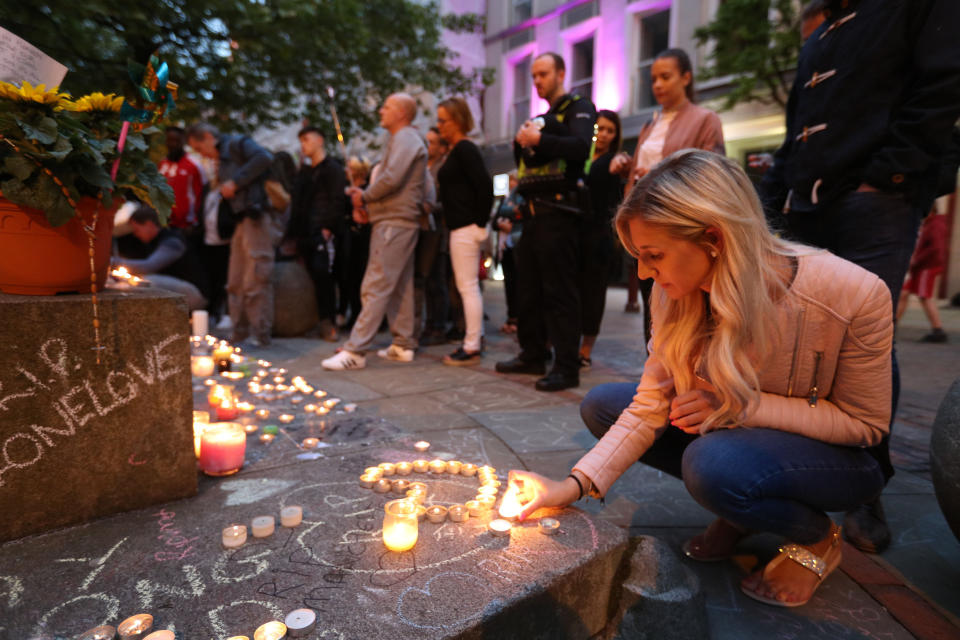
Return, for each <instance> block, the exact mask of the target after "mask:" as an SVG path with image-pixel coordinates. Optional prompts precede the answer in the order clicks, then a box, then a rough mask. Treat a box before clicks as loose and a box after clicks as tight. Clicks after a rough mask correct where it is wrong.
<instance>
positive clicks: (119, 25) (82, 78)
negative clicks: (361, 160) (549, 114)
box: [0, 0, 491, 135]
mask: <svg viewBox="0 0 960 640" xmlns="http://www.w3.org/2000/svg"><path fill="white" fill-rule="evenodd" d="M8 4H9V3H8ZM0 25H2V26H3V27H5V28H7V29H9V30H11V31H13V32H14V33H16V34H17V35H19V36H20V37H22V38H24V39H26V40H28V41H29V42H31V43H32V44H34V45H35V46H37V47H39V48H40V49H41V50H43V51H44V52H45V53H47V54H48V55H50V56H52V57H54V58H56V59H57V60H59V61H61V62H63V63H64V64H65V65H67V67H68V68H69V69H70V72H69V73H68V74H67V77H66V79H65V81H64V86H63V89H64V90H67V91H70V92H72V93H74V94H80V93H88V92H90V91H92V90H95V89H99V88H100V87H102V86H104V85H106V86H115V87H121V86H126V85H125V84H124V83H125V82H126V66H127V60H128V59H132V60H136V61H141V60H146V59H147V58H148V56H149V55H150V54H151V53H152V52H153V51H155V50H156V51H158V53H159V57H160V59H161V60H163V61H165V62H167V63H168V64H169V66H170V78H171V80H172V81H173V82H176V83H178V84H179V87H180V90H179V97H178V100H177V110H176V111H174V112H172V114H171V117H172V118H174V119H177V120H185V121H192V120H194V119H197V118H199V117H200V116H204V117H208V118H209V119H212V120H214V121H219V122H218V124H220V125H221V128H223V129H226V130H229V129H243V130H249V129H252V128H254V127H256V126H257V125H260V124H269V123H274V122H279V121H283V122H290V121H295V120H299V119H300V118H302V117H307V118H309V119H310V120H311V121H312V122H315V123H317V124H319V125H320V126H322V127H327V128H328V129H329V130H332V121H331V116H330V100H329V98H328V96H327V91H326V89H327V87H328V86H330V87H333V88H334V90H335V98H334V103H335V106H336V108H337V112H338V115H339V116H340V120H341V124H342V125H343V129H344V133H345V134H346V135H350V134H352V133H356V132H358V131H361V130H368V129H370V128H372V127H373V126H375V125H376V123H377V116H376V110H377V107H378V105H379V103H380V102H381V101H382V100H383V99H384V98H385V97H386V96H387V95H389V94H390V93H391V92H393V91H397V90H399V89H401V88H403V87H404V86H407V85H412V86H418V87H422V88H423V89H425V90H428V91H443V92H460V93H464V92H475V91H477V90H479V89H482V87H483V86H484V82H485V81H486V83H487V84H489V80H490V74H491V70H488V69H481V70H478V71H476V72H473V73H470V74H467V73H465V72H463V71H461V70H460V69H459V68H457V67H456V61H455V59H454V56H453V54H452V53H451V52H450V51H448V50H447V49H446V48H445V47H444V46H443V45H442V43H441V40H440V38H441V34H442V29H443V27H444V26H447V27H448V28H453V29H455V30H459V31H477V30H482V29H483V19H482V17H480V16H477V15H475V14H467V15H462V16H445V17H443V19H441V16H440V14H439V9H438V6H437V2H436V0H431V1H428V2H422V1H419V0H376V2H369V1H367V0H157V1H156V2H152V3H148V4H145V5H137V4H136V3H133V2H130V0H83V2H77V1H76V0H31V1H30V2H14V3H12V6H9V7H6V8H5V9H4V12H3V15H2V16H0ZM210 114H215V115H213V116H211V115H210Z"/></svg>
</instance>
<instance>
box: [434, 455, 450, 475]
mask: <svg viewBox="0 0 960 640" xmlns="http://www.w3.org/2000/svg"><path fill="white" fill-rule="evenodd" d="M446 470H447V463H446V462H444V461H443V460H441V459H440V458H437V459H435V460H431V461H430V472H431V473H443V472H444V471H446Z"/></svg>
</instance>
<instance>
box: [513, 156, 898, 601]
mask: <svg viewBox="0 0 960 640" xmlns="http://www.w3.org/2000/svg"><path fill="white" fill-rule="evenodd" d="M615 223H616V228H617V233H618V234H619V235H620V239H621V241H622V242H623V244H624V246H625V247H626V248H627V250H628V251H629V252H630V253H631V254H632V255H634V256H636V257H637V259H638V261H639V276H640V277H641V278H653V279H654V281H655V283H656V286H655V287H654V289H653V296H652V300H653V339H652V340H651V345H650V356H649V358H648V359H647V361H646V365H645V367H644V371H643V375H642V377H641V379H640V384H639V386H636V387H635V386H634V385H632V384H606V385H601V386H599V387H597V388H595V389H593V390H592V391H591V392H590V393H589V394H587V396H586V398H585V399H584V401H583V403H582V404H581V405H580V414H581V416H582V417H583V420H584V422H585V423H586V424H587V426H588V427H589V429H590V431H592V432H593V434H594V435H596V436H597V437H598V438H599V439H600V441H599V442H598V443H597V444H596V445H595V446H594V447H593V449H591V450H590V451H589V452H588V453H587V454H586V455H585V456H584V457H583V458H581V459H580V461H579V462H577V464H576V465H574V467H573V471H572V473H571V474H570V476H568V477H567V478H566V479H564V480H561V481H555V480H550V479H548V478H545V477H543V476H540V475H537V474H534V473H529V472H524V471H511V472H510V484H511V485H512V486H516V487H517V488H518V489H519V490H520V492H521V495H523V496H524V498H523V499H524V500H528V502H527V503H526V505H525V507H524V509H523V512H522V513H521V517H523V518H525V517H526V516H528V515H529V514H531V513H533V512H534V511H536V509H538V508H539V507H542V506H562V505H567V504H570V503H571V502H574V501H575V500H577V499H579V498H580V497H582V496H586V495H592V496H594V497H600V496H603V495H604V494H606V493H607V491H608V490H609V489H610V486H611V485H612V484H613V483H614V481H616V479H617V478H618V477H619V476H620V475H621V474H622V473H623V472H624V471H626V469H627V468H628V467H629V466H630V465H632V464H633V463H634V462H635V461H637V460H639V461H640V462H643V463H645V464H648V465H651V466H653V467H656V468H658V469H660V470H662V471H666V472H667V473H670V474H672V475H675V476H678V477H680V478H682V479H683V482H684V484H685V485H686V487H687V490H688V491H689V492H690V494H691V496H693V498H694V499H695V500H697V502H699V503H700V504H701V505H703V506H704V507H705V508H707V509H709V510H710V511H712V512H713V513H715V514H716V515H717V516H718V519H717V520H716V521H714V522H713V523H712V524H711V525H710V526H709V527H708V528H707V530H706V531H705V532H703V533H702V534H700V535H698V536H696V537H694V538H692V539H691V540H689V541H687V543H686V544H684V552H685V553H686V554H687V555H688V556H689V557H691V558H693V559H695V560H701V561H714V560H721V559H724V558H727V557H729V556H730V555H731V554H732V552H733V550H734V547H735V546H736V544H737V543H738V542H739V541H740V539H741V538H743V537H744V536H746V535H747V534H749V533H754V532H772V533H775V534H778V535H780V536H783V538H784V539H785V541H786V543H785V545H784V547H783V550H782V552H781V554H780V555H778V556H777V557H775V558H774V559H773V560H772V561H771V562H770V563H768V564H767V565H766V567H765V568H764V569H763V570H762V571H758V572H756V573H754V574H752V575H750V576H748V577H746V578H744V579H743V581H742V582H741V588H742V590H743V592H744V593H745V594H747V595H748V596H750V597H751V598H754V599H757V600H760V601H762V602H766V603H769V604H773V605H779V606H788V607H789V606H799V605H802V604H805V603H806V602H807V601H808V600H809V599H810V598H811V596H812V595H813V593H814V591H815V590H816V589H817V587H818V586H819V585H820V583H821V582H822V581H823V579H824V578H826V576H827V575H829V573H830V572H831V571H833V570H834V569H835V568H836V567H837V565H838V564H839V563H840V555H841V552H840V530H839V527H837V526H836V525H835V524H833V522H832V521H831V520H830V518H829V517H828V516H827V514H826V512H827V511H845V510H847V509H849V508H852V507H854V506H856V505H858V504H862V503H863V502H865V501H867V500H870V499H872V498H873V497H875V496H876V495H878V494H879V493H880V491H881V489H882V488H883V484H884V477H883V473H882V472H881V470H880V465H879V464H878V462H877V461H876V460H875V459H874V457H873V455H872V453H871V450H870V449H869V447H871V446H873V445H877V444H878V443H879V442H880V441H881V440H882V439H883V438H884V437H885V436H886V434H887V430H888V424H889V421H890V406H891V405H890V393H891V389H890V384H891V383H890V380H891V378H890V349H891V345H892V337H893V335H892V334H893V327H892V320H891V318H892V314H891V312H890V305H891V303H890V294H889V292H888V290H887V287H886V286H885V285H884V283H883V282H882V281H881V280H880V279H879V278H877V277H876V276H875V275H873V274H872V273H870V272H868V271H866V270H864V269H862V268H860V267H858V266H856V265H854V264H853V263H850V262H847V261H845V260H842V259H840V258H837V257H835V256H833V255H831V254H829V253H827V252H825V251H818V250H815V249H812V248H810V247H806V246H803V245H798V244H793V243H789V242H785V241H783V240H780V239H778V238H775V237H774V236H772V235H771V234H770V233H769V232H768V231H767V227H766V223H765V222H764V218H763V214H762V212H761V208H760V203H759V202H758V200H757V197H756V195H755V193H754V189H753V187H752V186H751V184H750V182H749V180H748V179H747V177H746V175H745V174H744V173H743V171H742V170H741V169H740V167H739V166H737V165H736V164H735V163H734V162H732V161H730V160H728V159H726V158H724V157H722V156H719V155H716V154H714V153H710V152H706V151H698V150H689V149H688V150H683V151H678V152H676V153H674V154H673V155H671V156H669V157H667V158H666V159H664V161H663V162H662V163H661V164H659V165H657V166H656V167H655V168H654V169H652V170H651V171H650V173H649V174H647V175H646V176H645V177H644V178H643V179H642V180H641V181H640V182H638V183H637V186H636V187H635V188H634V189H633V191H632V192H631V193H630V195H629V196H628V198H627V201H626V202H624V203H623V205H622V206H621V207H620V209H619V211H618V212H617V215H616V219H615Z"/></svg>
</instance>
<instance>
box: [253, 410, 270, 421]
mask: <svg viewBox="0 0 960 640" xmlns="http://www.w3.org/2000/svg"><path fill="white" fill-rule="evenodd" d="M256 416H257V417H258V418H260V419H261V420H266V419H267V418H269V417H270V409H257V413H256Z"/></svg>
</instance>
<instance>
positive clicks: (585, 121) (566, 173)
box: [496, 53, 596, 391]
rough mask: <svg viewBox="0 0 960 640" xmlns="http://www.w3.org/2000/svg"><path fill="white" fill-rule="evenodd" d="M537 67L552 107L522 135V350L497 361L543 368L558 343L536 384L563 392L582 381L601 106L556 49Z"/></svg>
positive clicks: (509, 368) (506, 366) (540, 88)
mask: <svg viewBox="0 0 960 640" xmlns="http://www.w3.org/2000/svg"><path fill="white" fill-rule="evenodd" d="M530 69H531V73H532V76H533V84H534V86H535V87H536V89H537V95H539V96H540V97H541V98H543V99H545V100H547V101H548V102H549V103H550V110H549V111H547V112H546V113H545V114H543V115H541V116H540V117H538V118H534V119H533V120H528V121H527V122H525V123H524V124H523V126H522V127H520V130H519V131H518V132H517V136H516V138H515V140H514V157H515V158H516V160H517V167H518V170H517V174H518V178H519V181H520V183H519V186H518V188H519V190H520V192H521V193H522V194H523V195H524V197H525V198H526V199H527V202H528V203H529V204H528V207H527V211H526V214H525V216H524V223H523V235H522V236H521V238H520V242H519V245H518V247H517V261H518V263H517V270H518V271H519V289H518V292H517V293H518V303H519V318H518V320H519V322H518V327H517V337H518V339H519V341H520V354H519V355H518V356H517V357H516V358H513V359H512V360H507V361H504V362H498V363H497V367H496V368H497V371H499V372H500V373H531V374H537V375H543V374H544V373H545V372H546V361H547V360H548V359H549V357H550V350H549V347H548V345H552V346H553V351H554V356H555V357H554V362H553V367H552V369H551V370H550V373H548V374H547V375H546V376H544V377H542V378H540V379H539V380H537V382H536V388H537V389H538V390H540V391H560V390H561V389H568V388H570V387H576V386H577V385H579V384H580V375H579V372H578V365H579V358H578V349H579V346H580V345H579V342H580V295H579V292H578V286H577V272H578V268H579V267H578V262H579V259H580V250H579V237H578V229H579V225H580V216H581V215H582V212H583V211H584V210H585V208H586V206H587V202H586V201H585V198H584V188H583V178H584V172H583V168H584V163H585V162H586V160H587V158H588V157H589V154H590V144H591V140H592V138H593V125H594V122H595V121H596V109H595V108H594V106H593V103H592V102H590V100H589V99H588V98H584V97H582V96H578V95H576V94H568V93H565V92H564V89H563V80H564V76H565V75H566V66H565V65H564V62H563V58H561V57H560V56H559V55H557V54H556V53H543V54H541V55H539V56H537V58H536V59H535V60H534V61H533V64H532V65H531V68H530Z"/></svg>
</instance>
